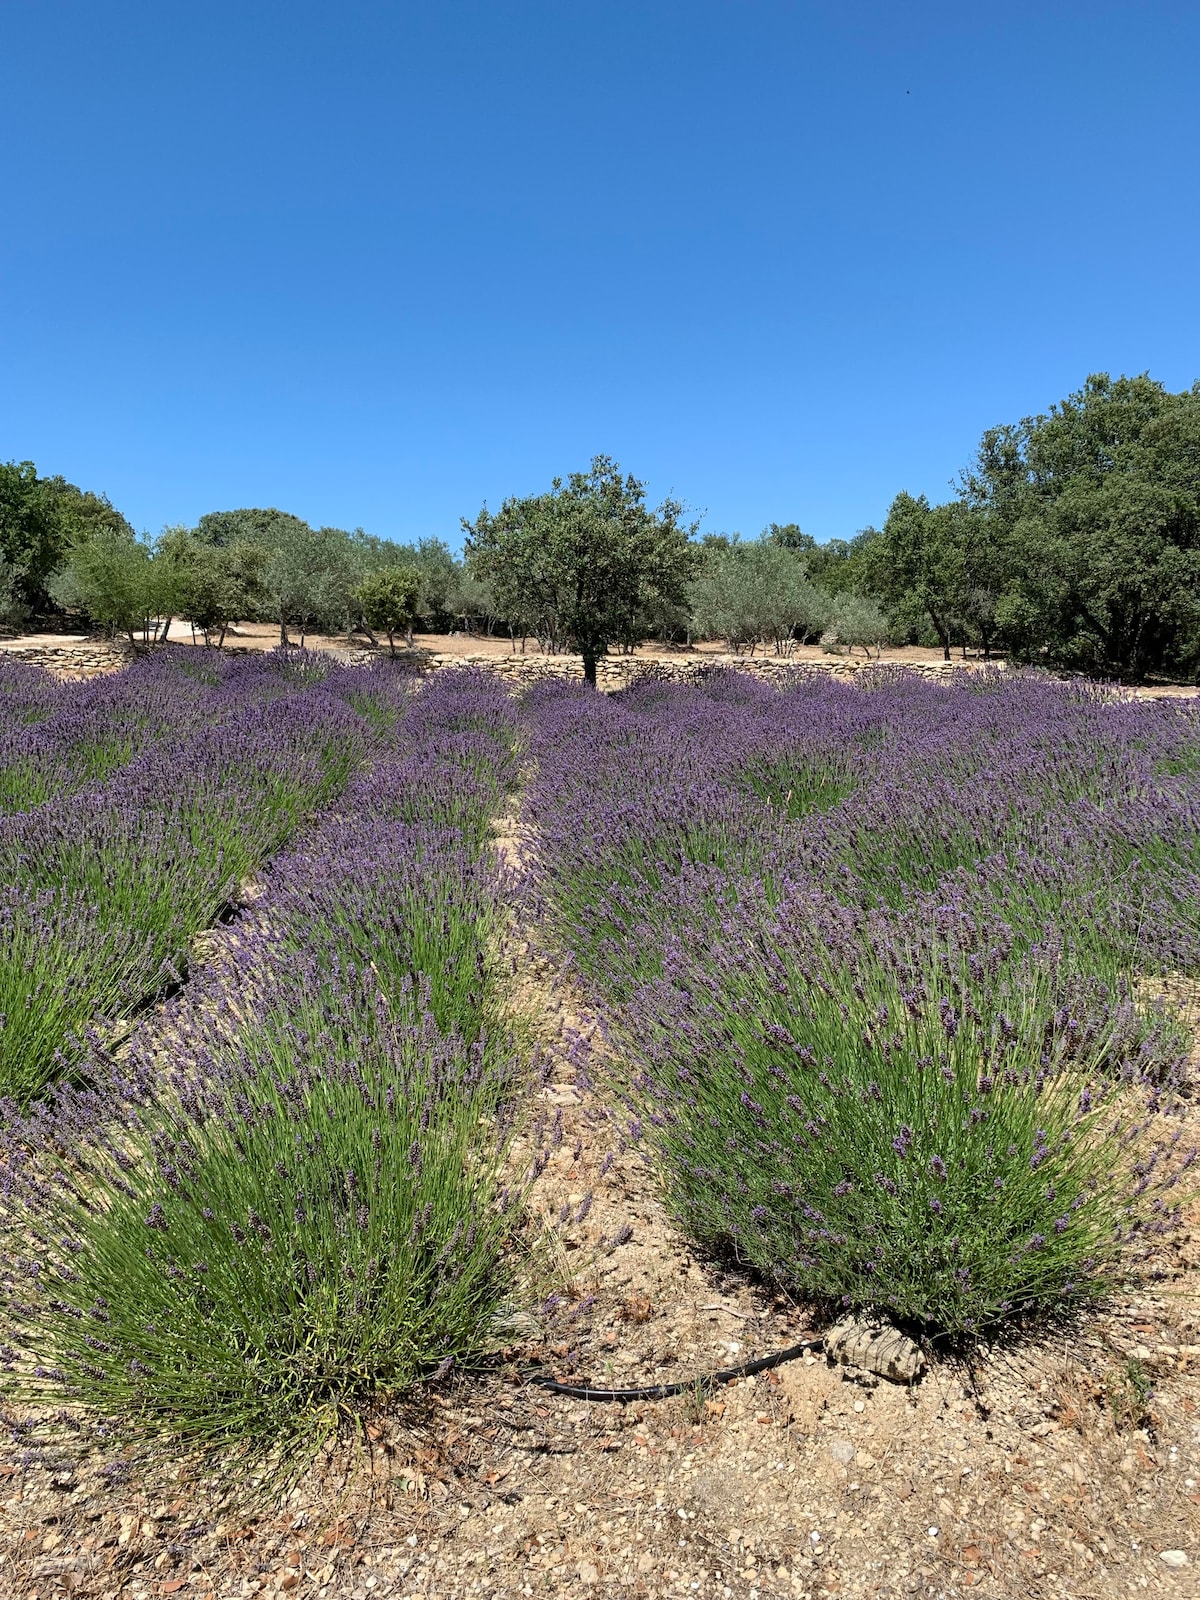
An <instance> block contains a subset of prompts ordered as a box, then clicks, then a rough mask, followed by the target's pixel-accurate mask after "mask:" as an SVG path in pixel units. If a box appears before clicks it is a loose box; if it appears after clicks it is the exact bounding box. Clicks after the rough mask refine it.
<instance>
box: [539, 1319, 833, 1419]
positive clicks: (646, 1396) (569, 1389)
mask: <svg viewBox="0 0 1200 1600" xmlns="http://www.w3.org/2000/svg"><path fill="white" fill-rule="evenodd" d="M824 1343H825V1340H824V1339H823V1338H822V1337H821V1336H820V1335H818V1336H817V1338H815V1339H804V1340H802V1341H801V1342H800V1343H799V1344H793V1345H789V1346H788V1348H787V1349H786V1350H776V1351H775V1353H774V1354H773V1355H769V1356H759V1357H758V1359H757V1360H756V1361H743V1362H742V1364H741V1365H740V1366H737V1367H725V1368H723V1369H722V1371H720V1372H704V1373H701V1374H700V1376H699V1377H696V1378H685V1379H684V1380H683V1382H682V1383H652V1384H649V1385H647V1386H646V1387H645V1388H642V1389H596V1388H593V1387H592V1385H591V1384H576V1383H558V1382H556V1380H555V1379H553V1378H545V1377H542V1376H541V1375H540V1374H534V1373H528V1372H527V1373H526V1374H525V1381H526V1383H530V1384H535V1385H536V1386H537V1387H538V1388H539V1389H548V1390H549V1391H550V1393H551V1394H561V1395H566V1397H567V1398H568V1399H569V1400H596V1401H600V1402H616V1403H618V1404H621V1405H626V1404H628V1403H629V1402H630V1401H631V1400H669V1399H670V1397H671V1396H672V1395H676V1394H687V1393H689V1391H691V1390H693V1389H711V1388H712V1387H713V1385H714V1384H717V1383H731V1382H732V1381H733V1380H734V1379H735V1378H752V1377H753V1376H754V1374H755V1373H756V1372H766V1371H768V1369H769V1368H771V1367H781V1366H782V1365H783V1364H784V1362H785V1361H795V1360H796V1359H797V1357H798V1356H802V1355H804V1354H805V1352H806V1351H808V1350H814V1349H817V1348H819V1347H820V1346H821V1345H823V1344H824Z"/></svg>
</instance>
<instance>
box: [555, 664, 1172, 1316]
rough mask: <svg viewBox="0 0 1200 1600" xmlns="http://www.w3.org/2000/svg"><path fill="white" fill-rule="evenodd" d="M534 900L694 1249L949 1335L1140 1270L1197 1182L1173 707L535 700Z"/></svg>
mask: <svg viewBox="0 0 1200 1600" xmlns="http://www.w3.org/2000/svg"><path fill="white" fill-rule="evenodd" d="M530 710H531V715H532V719H533V722H534V736H533V752H534V754H535V755H536V757H537V760H538V776H537V779H536V781H535V784H534V787H533V791H532V794H531V797H530V811H531V815H532V817H533V819H534V821H535V822H536V824H537V828H538V832H539V857H538V862H537V869H536V875H535V877H536V887H535V906H536V908H537V909H538V910H540V912H541V913H542V915H543V916H544V918H545V919H546V921H547V923H548V925H549V926H550V928H551V929H552V930H553V931H554V933H555V935H556V936H557V937H558V938H559V940H560V941H561V942H562V944H563V945H564V947H565V948H566V950H567V951H568V952H569V955H570V957H571V960H572V962H573V964H574V966H575V969H576V970H577V972H578V973H579V975H580V976H581V978H582V979H583V980H584V981H585V982H586V983H587V984H589V985H590V987H591V989H592V992H593V995H594V997H595V998H596V1000H597V1002H598V1003H599V1004H600V1005H601V1007H603V1008H604V1009H605V1010H606V1012H607V1020H608V1025H609V1031H610V1034H611V1035H612V1037H613V1038H614V1039H615V1040H616V1041H617V1042H618V1044H619V1046H620V1056H621V1058H622V1059H623V1060H624V1062H625V1063H626V1068H627V1070H626V1071H625V1073H624V1074H623V1075H622V1074H620V1073H619V1074H618V1082H617V1087H618V1088H619V1090H620V1092H621V1093H622V1094H623V1095H624V1096H625V1098H626V1099H627V1101H628V1102H629V1105H630V1110H631V1114H632V1115H633V1117H634V1131H635V1133H639V1132H642V1131H644V1132H645V1134H646V1136H647V1137H648V1138H649V1139H650V1141H651V1143H652V1145H653V1147H654V1149H655V1151H656V1152H657V1158H658V1161H659V1166H660V1171H661V1174H662V1178H663V1183H664V1186H665V1190H666V1194H667V1197H668V1199H669V1201H670V1203H671V1204H672V1205H673V1207H674V1209H675V1210H676V1212H677V1214H678V1215H679V1217H680V1218H681V1220H682V1221H683V1222H684V1224H685V1225H686V1226H687V1227H688V1228H689V1229H690V1230H691V1231H692V1232H693V1234H694V1235H695V1236H696V1237H698V1238H699V1239H701V1240H702V1241H703V1242H704V1243H705V1244H707V1245H709V1246H710V1247H713V1248H715V1249H718V1250H725V1251H728V1252H730V1253H732V1254H733V1255H734V1256H736V1257H737V1258H738V1259H741V1260H743V1261H745V1262H747V1263H749V1264H752V1265H753V1266H754V1267H755V1268H757V1269H758V1270H760V1271H762V1272H763V1273H765V1274H766V1275H768V1276H769V1277H771V1278H773V1279H774V1280H775V1281H776V1282H778V1283H780V1284H782V1285H784V1286H786V1287H787V1288H788V1290H789V1291H790V1292H793V1293H797V1294H802V1295H805V1296H808V1297H812V1298H816V1299H819V1300H825V1301H830V1302H835V1303H838V1304H842V1305H847V1306H853V1307H856V1308H860V1309H884V1310H887V1311H888V1312H890V1313H891V1314H893V1315H896V1316H901V1317H905V1318H909V1319H912V1320H913V1321H915V1322H917V1323H920V1324H921V1325H923V1326H924V1327H926V1328H927V1329H929V1330H931V1331H943V1332H954V1333H961V1332H969V1331H976V1330H979V1329H982V1328H985V1327H988V1326H994V1325H995V1324H996V1323H997V1322H1000V1321H1003V1320H1004V1319H1005V1318H1008V1317H1011V1316H1014V1315H1016V1314H1018V1313H1019V1312H1026V1311H1031V1310H1037V1309H1046V1308H1052V1307H1060V1306H1062V1305H1063V1304H1064V1303H1068V1302H1070V1301H1072V1300H1075V1299H1080V1298H1083V1297H1084V1296H1086V1295H1089V1294H1093V1293H1095V1292H1097V1291H1098V1290H1099V1289H1101V1288H1102V1287H1103V1286H1104V1284H1105V1283H1106V1282H1108V1281H1109V1276H1108V1275H1109V1274H1110V1273H1111V1271H1112V1270H1113V1269H1114V1268H1115V1267H1117V1266H1119V1265H1122V1264H1125V1265H1128V1264H1130V1263H1131V1262H1132V1261H1134V1260H1135V1259H1137V1258H1138V1257H1139V1256H1140V1257H1145V1256H1146V1255H1147V1254H1148V1253H1152V1252H1153V1251H1154V1249H1156V1248H1157V1247H1158V1244H1159V1241H1160V1236H1161V1235H1162V1234H1163V1233H1164V1232H1165V1231H1168V1230H1169V1229H1170V1228H1171V1227H1173V1226H1174V1224H1175V1222H1176V1220H1177V1216H1178V1199H1179V1194H1180V1177H1181V1174H1182V1173H1183V1172H1184V1171H1186V1169H1187V1167H1188V1166H1190V1164H1191V1163H1192V1161H1193V1160H1194V1158H1195V1154H1194V1152H1193V1151H1190V1150H1186V1149H1183V1148H1181V1147H1180V1146H1179V1144H1178V1130H1177V1125H1176V1124H1174V1123H1173V1122H1172V1119H1171V1117H1170V1111H1171V1108H1172V1106H1173V1104H1174V1090H1173V1085H1174V1083H1175V1082H1176V1080H1177V1079H1178V1076H1179V1074H1180V1072H1181V1070H1182V1059H1181V1058H1182V1052H1183V1049H1184V1046H1185V1041H1184V1039H1183V1037H1182V1030H1181V1027H1180V1025H1179V1024H1178V1022H1177V1021H1175V1020H1174V1019H1172V1018H1171V1017H1170V1016H1168V1015H1166V1014H1162V1013H1157V1012H1155V1010H1154V1008H1153V1007H1152V1006H1150V1005H1149V1003H1148V1002H1146V1001H1145V1000H1144V999H1142V998H1141V997H1142V996H1143V995H1144V993H1145V990H1144V982H1145V979H1146V978H1147V977H1150V976H1155V975H1160V974H1162V973H1163V972H1164V971H1167V970H1171V971H1178V970H1183V971H1186V972H1194V971H1196V970H1197V957H1198V955H1200V942H1198V937H1197V935H1198V928H1197V920H1196V910H1195V906H1196V901H1195V889H1196V886H1197V865H1198V863H1197V856H1196V851H1197V843H1196V841H1197V829H1196V826H1195V824H1196V820H1197V818H1196V809H1195V793H1194V785H1193V782H1192V780H1191V778H1190V772H1191V770H1192V765H1191V764H1192V763H1193V762H1194V760H1195V754H1196V751H1197V750H1198V749H1200V721H1198V720H1197V718H1196V716H1195V713H1194V712H1193V711H1192V710H1191V709H1190V708H1186V709H1179V708H1175V707H1169V706H1145V705H1132V704H1120V703H1115V702H1112V701H1107V700H1105V699H1103V698H1102V697H1100V696H1099V695H1098V694H1096V693H1094V692H1092V691H1089V690H1086V689H1078V688H1075V687H1073V686H1067V685H1059V684H1054V683H1052V682H1050V681H1047V680H1043V679H1040V678H1036V677H1027V678H1016V679H1004V678H1002V677H1000V676H999V675H990V676H987V677H983V678H981V679H979V680H977V681H976V682H974V683H972V684H970V685H965V684H964V685H960V686H957V687H954V688H945V687H940V686H934V685H931V684H928V683H923V682H921V681H919V680H910V679H908V678H906V677H905V676H903V675H898V674H895V673H888V672H882V671H881V672H879V673H875V674H872V675H871V676H870V677H868V678H867V679H866V681H865V684H864V686H863V687H862V688H850V687H849V686H845V685H841V684H834V683H831V682H829V681H828V680H816V679H812V680H805V681H803V682H802V683H801V684H800V685H799V686H798V687H796V688H794V689H791V690H788V691H775V690H770V689H766V688H764V687H762V686H760V685H757V684H751V683H748V682H746V681H745V680H739V679H737V678H736V676H728V675H719V676H714V678H713V679H712V680H711V681H710V682H709V683H708V684H707V685H705V686H702V687H700V688H696V689H685V688H664V687H662V686H659V685H655V686H652V687H646V688H641V689H635V690H633V691H631V692H630V693H628V694H626V695H624V696H616V697H613V699H612V700H611V701H608V702H605V703H597V701H596V698H595V697H590V698H589V697H585V696H580V695H579V694H578V693H574V692H571V691H565V692H564V691H562V690H558V689H546V690H542V691H539V692H538V694H536V695H534V696H532V697H531V701H530Z"/></svg>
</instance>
